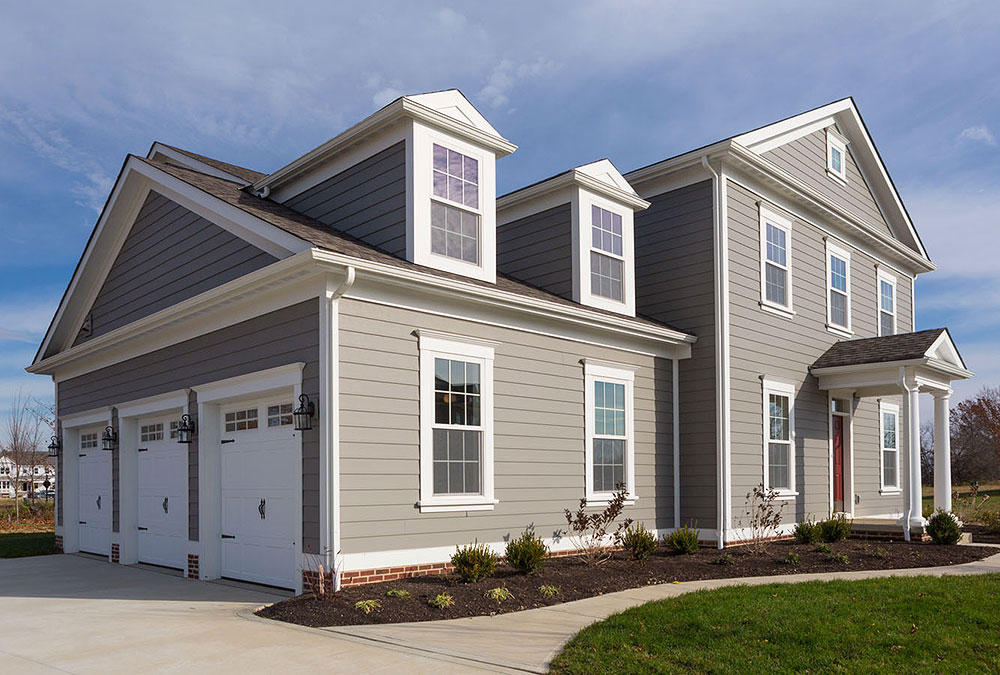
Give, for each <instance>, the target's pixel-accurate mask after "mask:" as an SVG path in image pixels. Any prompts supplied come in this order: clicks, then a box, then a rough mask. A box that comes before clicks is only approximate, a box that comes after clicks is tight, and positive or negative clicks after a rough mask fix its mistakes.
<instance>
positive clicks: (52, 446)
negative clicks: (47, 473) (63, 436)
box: [49, 436, 62, 457]
mask: <svg viewBox="0 0 1000 675" xmlns="http://www.w3.org/2000/svg"><path fill="white" fill-rule="evenodd" d="M61 449H62V441H60V440H59V437H58V436H53V437H52V440H50V441H49V457H58V456H59V451H60V450H61Z"/></svg>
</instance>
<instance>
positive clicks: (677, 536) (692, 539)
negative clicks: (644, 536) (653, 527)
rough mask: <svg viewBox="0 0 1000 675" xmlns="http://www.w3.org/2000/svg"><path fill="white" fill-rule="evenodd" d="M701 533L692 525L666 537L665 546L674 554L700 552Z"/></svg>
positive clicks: (664, 538)
mask: <svg viewBox="0 0 1000 675" xmlns="http://www.w3.org/2000/svg"><path fill="white" fill-rule="evenodd" d="M699 534H700V533H699V531H698V530H697V529H695V528H693V527H691V524H690V523H689V524H687V525H685V526H684V527H682V528H680V529H678V530H674V531H673V532H671V533H670V534H667V535H664V537H663V544H664V545H665V546H666V547H667V548H668V549H670V550H671V551H673V552H674V553H694V552H695V551H697V550H698V536H699Z"/></svg>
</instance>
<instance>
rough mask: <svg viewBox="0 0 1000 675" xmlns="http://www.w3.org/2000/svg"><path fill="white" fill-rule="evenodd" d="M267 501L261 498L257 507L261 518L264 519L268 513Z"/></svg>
mask: <svg viewBox="0 0 1000 675" xmlns="http://www.w3.org/2000/svg"><path fill="white" fill-rule="evenodd" d="M266 509H267V502H266V501H264V500H263V499H261V500H260V506H258V507H257V513H259V514H260V519H261V520H264V518H265V517H266V514H267V510H266Z"/></svg>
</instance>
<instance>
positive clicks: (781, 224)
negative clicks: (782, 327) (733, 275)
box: [760, 203, 795, 318]
mask: <svg viewBox="0 0 1000 675" xmlns="http://www.w3.org/2000/svg"><path fill="white" fill-rule="evenodd" d="M768 223H770V224H771V225H774V226H775V227H778V228H780V229H781V230H783V231H784V232H785V266H784V270H785V300H786V301H787V304H785V305H782V304H780V303H777V302H772V301H771V300H768V299H767V266H768V265H777V263H772V262H770V261H769V260H768V259H767V225H768ZM778 267H781V266H780V265H778ZM792 267H793V265H792V221H791V220H789V219H788V218H786V217H784V216H782V215H779V214H778V213H777V212H775V211H773V210H771V209H769V208H768V207H767V206H765V205H764V204H763V203H762V204H761V205H760V308H761V309H763V310H764V311H767V312H771V313H774V314H778V315H779V316H785V317H788V318H791V317H792V316H795V310H794V309H793V304H792Z"/></svg>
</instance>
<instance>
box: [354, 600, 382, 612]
mask: <svg viewBox="0 0 1000 675" xmlns="http://www.w3.org/2000/svg"><path fill="white" fill-rule="evenodd" d="M381 607H382V603H381V602H379V601H378V600H358V601H357V602H355V603H354V609H357V610H360V611H362V612H364V613H365V614H371V613H372V612H374V611H375V610H376V609H381Z"/></svg>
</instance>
